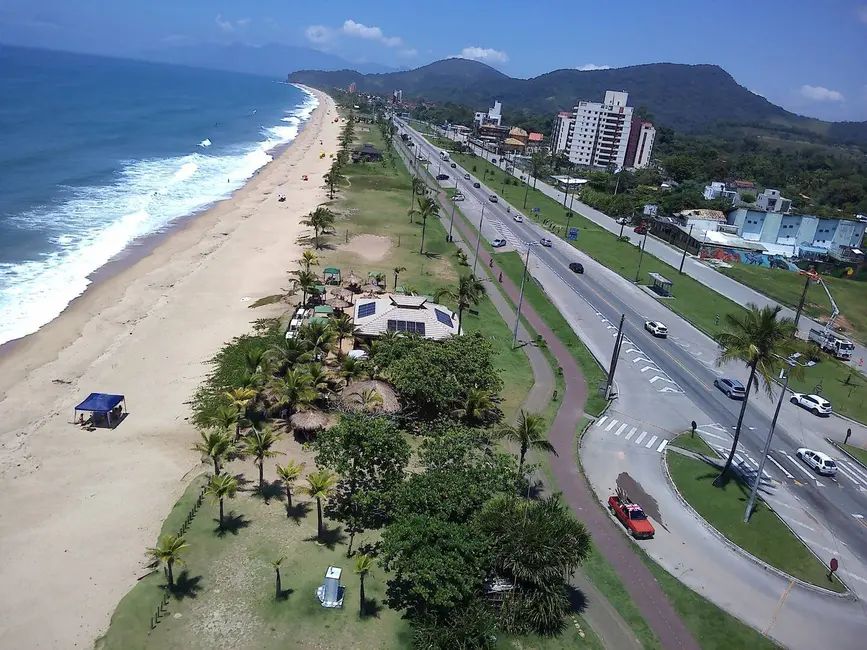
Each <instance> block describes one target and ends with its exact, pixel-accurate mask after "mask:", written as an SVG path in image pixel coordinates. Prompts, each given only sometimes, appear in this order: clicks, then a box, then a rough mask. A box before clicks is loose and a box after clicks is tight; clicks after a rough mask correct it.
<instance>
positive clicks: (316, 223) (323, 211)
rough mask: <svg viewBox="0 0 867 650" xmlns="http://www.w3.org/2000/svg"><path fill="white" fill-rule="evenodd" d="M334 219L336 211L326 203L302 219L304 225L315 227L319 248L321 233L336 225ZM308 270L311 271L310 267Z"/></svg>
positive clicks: (316, 245) (316, 243)
mask: <svg viewBox="0 0 867 650" xmlns="http://www.w3.org/2000/svg"><path fill="white" fill-rule="evenodd" d="M334 219H335V216H334V213H333V212H332V211H331V210H329V209H328V208H327V207H325V206H324V205H320V206H319V207H318V208H316V209H315V210H314V211H313V212H311V213H310V214H308V215H307V216H306V217H304V218H303V219H302V220H301V223H302V224H303V225H305V226H309V227H310V228H313V238H314V246H315V247H316V248H317V249H318V248H319V235H321V234H324V233H326V232H328V231H329V230H331V229H332V228H333V227H334ZM307 270H308V271H309V269H307Z"/></svg>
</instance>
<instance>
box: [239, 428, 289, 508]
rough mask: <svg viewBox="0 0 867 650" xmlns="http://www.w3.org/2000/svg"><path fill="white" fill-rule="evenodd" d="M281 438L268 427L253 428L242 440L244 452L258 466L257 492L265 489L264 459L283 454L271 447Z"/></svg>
mask: <svg viewBox="0 0 867 650" xmlns="http://www.w3.org/2000/svg"><path fill="white" fill-rule="evenodd" d="M281 438H282V436H281V435H280V434H279V433H274V432H273V431H272V430H271V429H270V428H269V427H265V428H264V429H262V430H261V431H260V430H258V429H253V432H252V433H251V434H250V435H249V436H247V438H246V439H245V440H244V446H245V450H244V451H245V453H246V454H248V455H250V456H253V458H254V460H253V463H254V464H255V465H256V466H257V467H258V468H259V492H260V493H263V492H264V489H265V459H266V458H273V457H274V456H281V455H283V452H282V451H275V450H274V449H271V447H273V446H274V445H275V444H277V442H278V441H279V440H280V439H281Z"/></svg>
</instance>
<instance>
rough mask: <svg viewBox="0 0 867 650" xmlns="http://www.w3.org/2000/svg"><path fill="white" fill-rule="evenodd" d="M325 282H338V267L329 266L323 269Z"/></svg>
mask: <svg viewBox="0 0 867 650" xmlns="http://www.w3.org/2000/svg"><path fill="white" fill-rule="evenodd" d="M323 273H324V275H325V284H337V285H339V284H340V269H338V268H335V267H333V266H329V267H328V268H327V269H325V271H323Z"/></svg>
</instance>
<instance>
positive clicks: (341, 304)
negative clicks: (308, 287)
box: [325, 296, 352, 309]
mask: <svg viewBox="0 0 867 650" xmlns="http://www.w3.org/2000/svg"><path fill="white" fill-rule="evenodd" d="M325 304H326V305H328V306H329V307H333V308H334V309H349V308H350V307H352V303H351V302H349V301H348V300H344V299H343V298H341V297H340V296H334V297H333V298H329V299H328V300H326V301H325Z"/></svg>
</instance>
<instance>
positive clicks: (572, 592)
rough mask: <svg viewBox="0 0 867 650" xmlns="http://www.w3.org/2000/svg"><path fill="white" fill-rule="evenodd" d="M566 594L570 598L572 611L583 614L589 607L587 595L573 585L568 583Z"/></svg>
mask: <svg viewBox="0 0 867 650" xmlns="http://www.w3.org/2000/svg"><path fill="white" fill-rule="evenodd" d="M566 595H567V597H568V598H569V608H570V611H572V612H574V613H575V614H583V613H584V610H585V609H587V595H586V594H585V593H584V592H583V591H581V590H580V589H578V588H577V587H573V586H572V585H566Z"/></svg>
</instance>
